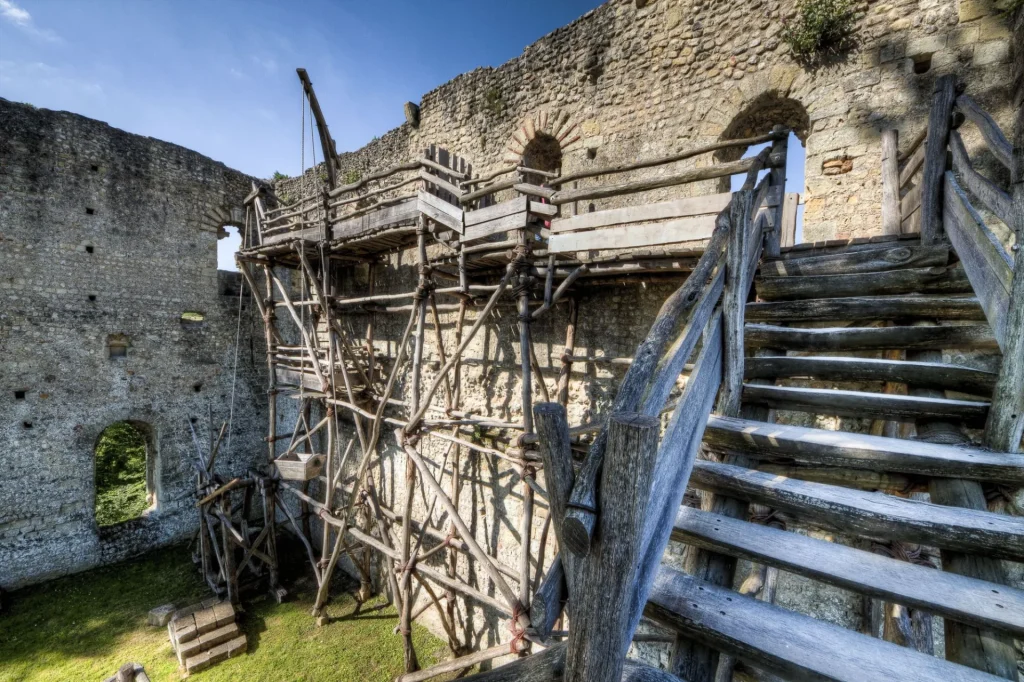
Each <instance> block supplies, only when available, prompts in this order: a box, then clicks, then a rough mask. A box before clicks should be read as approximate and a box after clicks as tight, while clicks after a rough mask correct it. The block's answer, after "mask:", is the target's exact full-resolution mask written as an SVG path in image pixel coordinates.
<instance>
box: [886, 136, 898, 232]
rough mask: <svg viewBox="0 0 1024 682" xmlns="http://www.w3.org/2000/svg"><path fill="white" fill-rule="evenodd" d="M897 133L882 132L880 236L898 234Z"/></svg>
mask: <svg viewBox="0 0 1024 682" xmlns="http://www.w3.org/2000/svg"><path fill="white" fill-rule="evenodd" d="M899 139H900V137H899V131H898V130H895V129H894V128H887V129H885V130H883V131H882V234H899V233H900V222H901V217H900V216H901V212H900V165H899V145H900V143H899Z"/></svg>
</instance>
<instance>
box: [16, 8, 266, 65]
mask: <svg viewBox="0 0 1024 682" xmlns="http://www.w3.org/2000/svg"><path fill="white" fill-rule="evenodd" d="M0 2H5V0H0ZM252 61H253V63H254V64H256V65H257V66H259V67H261V68H262V69H263V70H264V71H266V72H267V73H277V62H276V61H274V59H273V58H272V57H260V56H258V55H253V56H252Z"/></svg>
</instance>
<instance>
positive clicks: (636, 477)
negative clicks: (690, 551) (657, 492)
mask: <svg viewBox="0 0 1024 682" xmlns="http://www.w3.org/2000/svg"><path fill="white" fill-rule="evenodd" d="M659 430H660V429H659V420H658V418H657V417H653V416H647V415H643V414H638V413H622V412H616V413H613V414H612V415H611V417H610V418H609V420H608V443H607V446H606V448H605V456H604V465H603V468H602V472H601V495H600V502H599V504H600V513H599V515H598V518H597V528H596V531H595V539H596V543H595V547H594V550H593V551H592V552H591V554H590V555H589V556H587V557H586V559H585V560H584V564H583V575H582V576H581V577H582V580H580V581H579V582H578V583H576V584H575V585H574V586H573V588H574V590H575V591H574V592H573V594H572V595H571V598H572V602H571V607H570V608H571V614H570V615H571V616H572V628H571V629H570V630H569V640H568V648H567V650H566V662H565V667H566V672H565V679H566V680H567V681H572V682H614V681H615V680H618V679H619V678H620V677H621V675H622V666H623V663H624V662H625V659H626V651H627V649H629V643H630V641H631V640H632V638H633V628H632V627H630V623H629V622H628V618H629V613H628V607H629V603H630V599H631V597H632V594H631V589H632V585H633V582H634V579H635V577H636V573H637V555H638V554H639V552H640V540H641V534H642V529H643V525H644V515H645V513H646V511H647V493H648V491H649V490H650V487H651V474H652V472H653V471H654V462H655V457H656V454H657V450H658V432H659Z"/></svg>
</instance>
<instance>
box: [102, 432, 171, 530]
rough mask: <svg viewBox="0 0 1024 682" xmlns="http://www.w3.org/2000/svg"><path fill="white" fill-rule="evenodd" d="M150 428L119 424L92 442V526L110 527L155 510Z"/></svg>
mask: <svg viewBox="0 0 1024 682" xmlns="http://www.w3.org/2000/svg"><path fill="white" fill-rule="evenodd" d="M152 442H153V438H152V428H151V427H150V426H149V424H146V423H145V422H137V421H121V422H114V423H113V424H111V425H109V426H107V427H106V428H105V429H103V431H102V432H101V433H100V435H99V438H97V439H96V447H95V450H94V454H95V485H96V502H95V507H94V509H95V513H96V525H98V526H112V525H115V524H118V523H123V522H125V521H130V520H132V519H137V518H139V517H140V516H142V515H143V514H144V513H145V512H146V510H148V509H151V508H152V507H154V506H156V486H155V480H154V479H155V476H154V470H155V467H154V463H155V459H156V458H155V456H154V454H155V453H154V452H153V447H152Z"/></svg>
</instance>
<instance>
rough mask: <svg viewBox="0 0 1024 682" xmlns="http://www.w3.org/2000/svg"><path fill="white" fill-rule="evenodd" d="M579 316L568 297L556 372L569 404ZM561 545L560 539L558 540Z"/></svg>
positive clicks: (576, 302)
mask: <svg viewBox="0 0 1024 682" xmlns="http://www.w3.org/2000/svg"><path fill="white" fill-rule="evenodd" d="M578 316H579V300H578V299H577V298H576V297H575V296H573V297H572V298H571V299H569V323H568V324H567V325H566V327H565V349H564V350H563V351H562V369H561V370H560V371H559V373H558V403H559V404H560V405H561V406H562V407H565V406H566V405H568V404H569V378H570V375H571V374H572V358H573V351H574V350H575V347H576V320H577V318H578ZM559 546H561V540H559Z"/></svg>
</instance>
